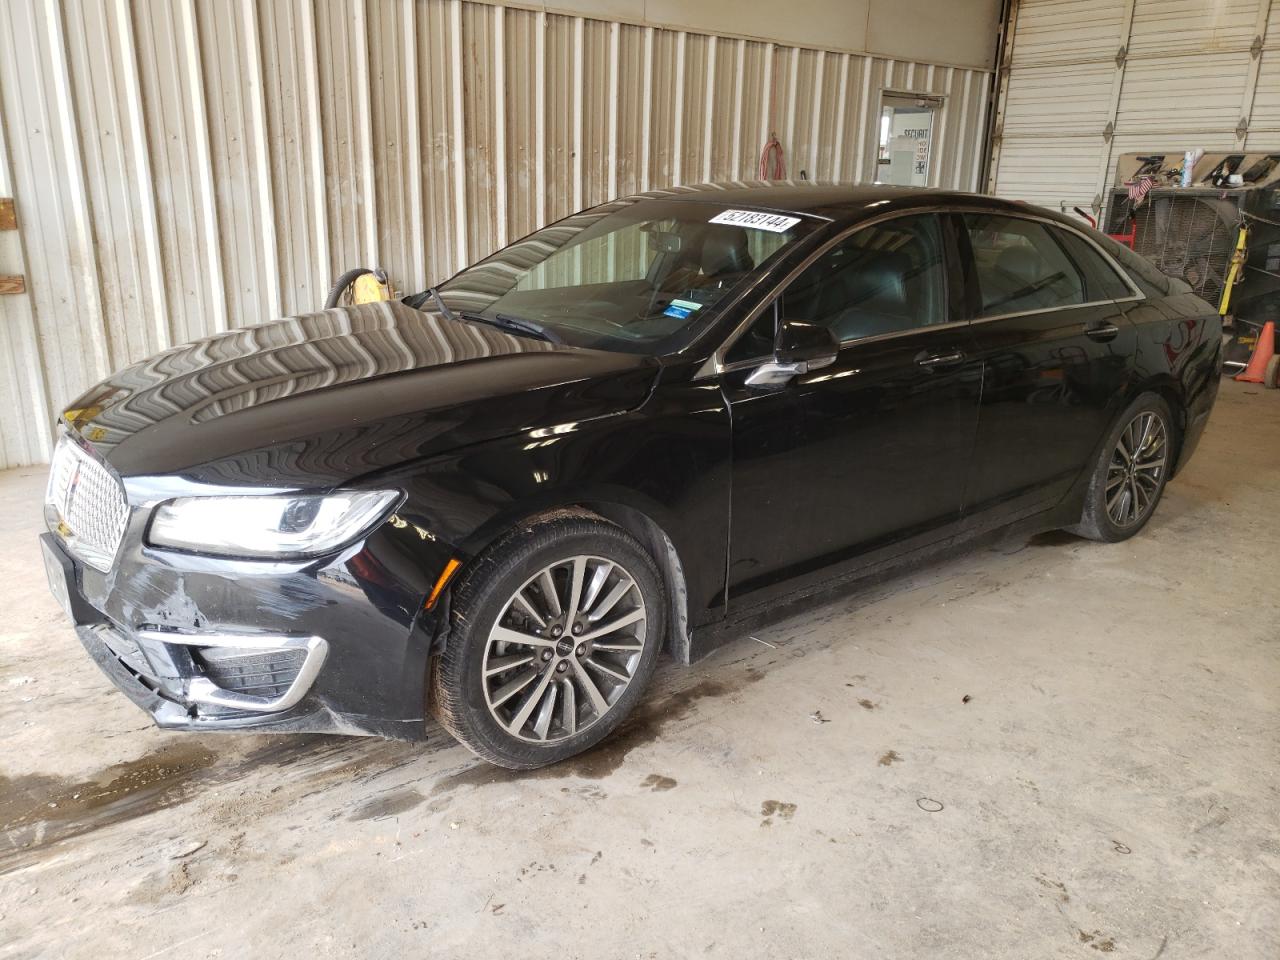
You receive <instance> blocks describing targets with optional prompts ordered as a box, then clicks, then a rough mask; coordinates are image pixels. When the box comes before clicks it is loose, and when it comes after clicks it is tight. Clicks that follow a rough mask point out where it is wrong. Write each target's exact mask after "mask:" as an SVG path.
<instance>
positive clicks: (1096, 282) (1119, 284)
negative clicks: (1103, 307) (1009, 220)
mask: <svg viewBox="0 0 1280 960" xmlns="http://www.w3.org/2000/svg"><path fill="white" fill-rule="evenodd" d="M1049 229H1050V230H1052V231H1053V235H1054V236H1055V237H1057V238H1058V241H1059V242H1060V243H1061V244H1062V245H1063V246H1064V247H1066V249H1067V253H1069V254H1070V255H1071V259H1072V260H1074V261H1075V262H1076V264H1077V265H1078V266H1079V267H1080V269H1081V270H1083V271H1084V276H1085V284H1086V290H1085V293H1086V295H1087V296H1088V298H1089V299H1090V300H1124V299H1126V298H1128V297H1132V296H1133V291H1132V290H1131V289H1130V288H1129V285H1128V284H1127V283H1125V282H1124V280H1123V279H1121V277H1120V274H1119V273H1117V272H1116V268H1115V267H1114V266H1112V265H1111V263H1110V261H1109V260H1108V259H1107V258H1106V257H1104V256H1103V255H1102V254H1100V253H1099V252H1098V251H1097V249H1095V248H1094V246H1093V244H1091V243H1090V242H1089V241H1088V240H1086V239H1085V238H1084V237H1082V236H1080V234H1078V233H1073V232H1072V231H1070V230H1060V229H1058V228H1057V227H1050V228H1049Z"/></svg>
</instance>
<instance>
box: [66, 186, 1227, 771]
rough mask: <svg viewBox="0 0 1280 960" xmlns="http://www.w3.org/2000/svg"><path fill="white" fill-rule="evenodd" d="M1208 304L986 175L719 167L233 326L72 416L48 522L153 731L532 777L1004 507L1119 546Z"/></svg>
mask: <svg viewBox="0 0 1280 960" xmlns="http://www.w3.org/2000/svg"><path fill="white" fill-rule="evenodd" d="M1220 365H1221V330H1220V323H1219V319H1218V316H1217V314H1216V312H1215V311H1214V310H1213V309H1212V308H1211V307H1209V306H1208V305H1207V304H1206V303H1204V302H1203V301H1201V300H1199V299H1197V298H1196V297H1195V296H1193V295H1192V294H1191V293H1190V292H1189V288H1188V287H1187V286H1186V285H1185V284H1183V283H1182V282H1180V281H1178V280H1171V279H1169V278H1168V277H1165V276H1164V275H1162V274H1160V273H1159V272H1157V271H1156V270H1154V269H1153V268H1152V267H1151V266H1150V265H1149V264H1147V263H1146V262H1145V261H1143V260H1141V259H1140V258H1138V257H1136V256H1135V255H1133V254H1132V253H1131V252H1129V251H1128V250H1126V249H1124V248H1122V247H1119V246H1117V245H1115V244H1114V243H1112V242H1110V241H1109V240H1107V239H1106V238H1105V237H1102V236H1100V235H1099V234H1097V233H1094V232H1092V231H1090V230H1088V229H1085V228H1084V227H1082V226H1081V225H1080V224H1079V223H1077V222H1075V221H1072V220H1069V219H1066V218H1064V217H1061V216H1058V215H1056V214H1053V213H1050V212H1048V211H1044V210H1039V209H1036V208H1033V207H1028V206H1024V205H1021V204H1015V203H1006V202H1002V201H998V200H993V199H989V198H986V197H977V196H969V195H962V194H952V193H940V192H934V191H923V190H909V189H906V190H904V189H894V188H885V187H854V186H828V185H815V184H757V185H745V184H730V185H713V186H700V187H692V188H684V189H677V190H671V191H663V192H656V193H649V194H644V195H642V196H636V197H630V198H627V199H624V200H618V201H615V202H612V203H608V204H605V205H603V206H599V207H594V208H592V209H590V210H586V211H584V212H582V213H579V214H576V215H574V216H571V217H569V218H568V219H565V220H562V221H560V222H559V223H556V224H554V225H552V226H550V227H547V228H545V229H543V230H540V231H538V232H537V233H534V234H532V235H531V236H529V237H526V238H525V239H523V240H520V241H518V242H516V243H514V244H512V245H511V246H509V247H507V248H505V249H503V250H501V251H499V252H498V253H496V254H494V255H493V256H491V257H490V258H488V259H487V260H484V261H483V262H481V263H479V264H477V265H475V266H473V267H471V268H469V269H467V270H464V271H463V272H462V273H460V274H458V275H457V276H455V277H453V278H452V279H451V280H449V281H448V282H446V283H444V284H442V285H441V286H440V287H439V288H437V289H433V290H430V291H427V292H425V293H422V294H418V295H415V296H411V297H408V298H406V299H404V300H403V301H398V302H383V303H375V304H367V305H363V306H358V307H352V308H345V309H333V310H326V311H324V312H321V313H315V314H311V315H309V316H301V317H293V318H290V319H285V320H280V321H278V322H274V323H267V324H263V325H261V326H257V327H251V328H246V329H240V330H236V331H233V332H230V333H226V334H222V335H219V336H215V337H212V338H210V339H207V340H202V341H200V342H198V343H194V344H191V345H189V346H186V347H181V348H178V349H175V350H170V351H168V352H166V353H163V354H160V355H158V356H156V357H153V358H151V359H149V360H146V361H144V362H142V363H139V364H137V365H135V366H133V367H130V368H128V369H126V370H123V371H121V372H120V373H119V374H117V375H116V376H114V377H112V378H111V379H110V380H108V381H106V382H104V383H103V384H101V385H99V386H97V387H95V388H94V389H92V390H90V391H89V392H88V393H87V394H86V395H85V396H84V397H82V398H80V399H79V400H78V401H76V402H75V404H74V406H73V408H72V409H68V410H66V411H65V412H64V413H63V416H62V420H61V436H60V440H59V443H58V447H57V451H56V455H55V457H54V461H53V465H52V470H51V476H50V481H49V488H48V496H47V503H46V507H45V509H46V515H47V521H48V527H49V533H48V534H46V535H44V537H43V547H44V555H45V559H46V564H47V567H48V570H49V576H50V583H51V585H52V587H53V590H54V592H55V594H57V595H58V597H59V598H60V599H61V600H62V602H63V605H64V607H65V609H66V610H67V612H68V614H69V616H70V617H71V618H72V619H73V621H74V622H75V624H76V627H77V631H78V634H79V636H80V638H81V640H82V641H83V643H84V645H85V647H86V648H87V649H88V651H89V652H90V654H91V655H92V656H93V657H94V659H95V660H96V661H97V662H98V663H99V664H100V666H101V667H102V668H103V669H104V670H105V671H106V672H107V673H108V674H109V675H110V677H111V678H112V679H113V680H114V681H115V683H116V684H117V685H119V687H120V688H121V689H122V690H123V691H124V692H125V693H126V694H127V695H128V696H130V697H131V698H132V699H133V700H134V701H135V702H136V703H138V704H139V705H140V706H141V707H142V708H143V709H145V710H147V711H148V712H149V713H150V714H151V715H152V717H154V718H155V721H156V722H157V723H158V724H160V725H161V726H163V727H167V728H174V729H185V730H245V729H264V730H272V731H281V730H292V731H321V732H330V733H353V734H375V735H382V736H388V737H398V738H420V737H423V736H425V735H426V718H427V715H428V714H434V716H435V717H436V718H437V719H438V720H439V721H440V723H441V724H442V725H443V726H444V727H445V729H447V730H448V731H449V732H450V733H452V734H453V735H454V736H455V737H457V738H458V739H459V740H460V741H462V742H463V743H464V744H466V746H468V747H469V748H471V749H472V750H473V751H475V752H476V753H477V754H479V755H480V756H482V757H484V758H486V759H488V760H491V761H493V762H494V763H498V764H502V765H505V766H509V767H515V768H528V767H537V766H540V765H543V764H547V763H552V762H554V761H556V760H559V759H562V758H564V757H568V756H570V755H572V754H574V753H577V752H579V751H581V750H584V749H586V748H588V747H590V746H592V745H593V744H595V743H597V742H598V741H600V740H601V739H602V738H603V737H605V736H607V735H608V734H609V732H610V731H611V730H613V729H614V728H615V727H617V726H618V724H619V723H620V722H622V720H623V719H624V718H625V717H626V715H627V713H628V711H630V710H631V709H632V708H633V707H634V706H635V704H636V701H637V700H638V699H639V698H640V697H641V696H642V695H643V692H644V688H645V685H646V683H647V682H648V680H649V678H650V676H651V675H652V673H653V670H654V665H655V663H656V661H657V659H658V656H659V655H660V653H662V652H663V651H666V652H668V653H669V654H670V655H672V656H673V657H674V658H675V659H676V660H677V661H680V662H684V663H688V662H690V661H692V660H694V659H696V658H698V657H700V656H702V655H703V654H705V653H706V652H707V651H708V650H709V649H711V648H712V647H714V646H715V645H716V644H718V643H720V642H722V641H723V640H724V639H725V638H729V637H732V636H733V635H734V634H735V632H740V630H741V626H740V625H741V624H742V623H744V622H745V621H747V620H748V619H750V618H751V617H753V616H756V615H757V614H758V613H760V612H761V611H763V610H766V609H768V608H770V607H771V606H774V605H776V604H778V602H779V601H780V600H781V599H783V598H785V597H791V598H794V597H796V596H797V595H801V596H803V595H807V594H809V593H812V592H814V591H815V590H817V589H819V588H821V589H824V590H829V589H830V588H831V586H832V585H833V584H836V585H838V584H840V583H841V582H845V581H850V580H854V579H857V578H860V577H866V576H868V575H871V574H875V575H879V574H880V573H881V572H882V571H884V570H885V569H887V568H888V567H891V566H896V565H899V564H903V563H906V562H910V561H914V560H918V559H919V558H921V557H923V556H926V555H928V554H929V553H931V552H933V551H937V550H941V549H944V548H950V547H953V546H954V545H956V544H960V543H963V542H965V541H969V540H974V539H976V538H979V537H982V536H984V535H986V534H988V533H990V532H991V531H994V530H997V529H1003V528H1007V527H1009V526H1010V525H1018V526H1019V527H1020V528H1022V529H1025V530H1027V531H1029V532H1030V531H1035V530H1044V529H1052V528H1066V529H1068V530H1071V531H1073V532H1075V533H1077V534H1079V535H1081V536H1084V537H1089V538H1092V539H1095V540H1103V541H1117V540H1122V539H1124V538H1126V537H1129V536H1132V535H1133V534H1134V533H1136V532H1137V531H1138V530H1140V529H1141V528H1142V527H1143V525H1144V524H1146V522H1147V521H1148V520H1149V519H1150V517H1151V514H1152V511H1154V510H1155V508H1156V505H1157V504H1158V503H1159V500H1160V495H1161V492H1162V491H1163V489H1164V486H1165V483H1166V482H1167V481H1168V480H1169V478H1170V477H1172V476H1174V475H1175V474H1176V472H1177V470H1178V468H1179V467H1180V466H1181V465H1182V464H1184V463H1185V462H1186V461H1187V458H1188V457H1189V456H1190V455H1191V453H1192V451H1193V450H1194V449H1195V447H1196V444H1197V442H1198V441H1199V439H1200V435H1201V433H1202V431H1203V429H1204V425H1205V421H1206V418H1207V417H1208V415H1209V411H1210V408H1211V406H1212V405H1213V401H1214V397H1215V395H1216V392H1217V388H1218V376H1219V370H1220Z"/></svg>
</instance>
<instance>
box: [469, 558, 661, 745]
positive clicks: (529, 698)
mask: <svg viewBox="0 0 1280 960" xmlns="http://www.w3.org/2000/svg"><path fill="white" fill-rule="evenodd" d="M647 622H648V619H647V617H646V616H645V605H644V598H643V597H642V596H641V594H640V589H639V588H638V587H637V586H636V581H635V577H633V576H632V575H631V574H630V573H629V572H628V571H627V569H626V567H625V566H623V565H622V564H621V563H618V562H616V561H613V560H606V559H605V558H604V557H591V556H576V557H571V558H568V559H565V560H558V561H556V562H554V563H551V564H548V565H547V566H546V567H543V568H542V569H541V570H539V571H538V572H537V573H536V574H534V575H533V576H532V577H530V578H529V579H528V580H526V581H525V582H524V583H523V584H522V585H521V586H520V588H519V589H518V590H516V592H515V593H514V594H513V595H512V596H511V598H510V599H509V600H508V601H507V603H506V606H505V607H504V609H503V611H502V615H501V616H499V617H498V622H497V623H496V624H494V627H493V629H492V630H490V631H489V641H488V643H487V644H486V646H485V653H484V686H485V704H486V705H487V706H488V708H489V713H490V715H491V716H492V717H493V718H494V720H496V721H497V722H498V724H499V725H500V726H501V727H502V728H503V729H505V730H506V731H507V732H508V733H509V734H511V735H512V736H515V737H519V738H520V739H522V740H530V741H533V742H535V743H553V742H555V741H558V740H564V739H567V738H569V737H572V736H574V735H576V734H578V733H580V732H582V731H585V730H588V729H589V728H590V727H591V726H592V724H595V723H597V722H599V721H600V719H601V718H602V717H604V716H605V715H606V714H607V713H608V712H609V711H610V710H611V709H612V708H613V705H614V704H615V703H617V702H618V700H619V699H620V698H621V697H622V694H623V693H624V692H625V691H626V689H627V686H628V685H629V684H630V683H631V681H632V679H633V678H634V677H635V674H636V670H637V668H638V667H639V665H640V655H641V653H643V652H644V643H645V627H646V624H647Z"/></svg>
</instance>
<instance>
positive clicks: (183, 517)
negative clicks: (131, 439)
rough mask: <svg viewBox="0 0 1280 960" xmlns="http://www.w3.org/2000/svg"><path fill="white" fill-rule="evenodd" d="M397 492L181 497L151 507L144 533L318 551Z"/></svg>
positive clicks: (210, 548)
mask: <svg viewBox="0 0 1280 960" xmlns="http://www.w3.org/2000/svg"><path fill="white" fill-rule="evenodd" d="M399 497H400V493H399V491H396V490H369V491H342V492H339V493H332V494H329V495H327V496H314V495H299V496H282V497H281V496H270V497H183V498H180V499H178V500H170V501H169V502H168V503H164V504H161V505H160V506H159V507H158V508H157V509H156V513H155V517H154V518H153V519H152V521H151V532H150V533H149V534H148V537H147V539H148V540H149V541H150V542H151V543H152V544H153V545H154V546H157V547H173V548H176V549H178V550H192V551H195V552H197V553H209V554H214V555H216V556H220V557H255V558H267V557H270V558H284V557H291V558H292V557H312V556H319V555H320V554H324V553H330V552H331V551H333V550H336V549H337V548H339V547H341V546H344V545H345V544H348V543H350V542H351V541H353V540H355V539H357V538H358V537H360V536H361V535H363V534H365V533H368V532H369V530H370V529H372V527H373V526H374V524H376V523H377V522H378V521H379V520H381V519H382V517H383V515H384V514H385V513H386V512H387V510H388V509H390V507H391V505H392V504H393V503H394V502H395V501H396V500H397V499H398V498H399Z"/></svg>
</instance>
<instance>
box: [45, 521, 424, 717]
mask: <svg viewBox="0 0 1280 960" xmlns="http://www.w3.org/2000/svg"><path fill="white" fill-rule="evenodd" d="M40 539H41V547H42V551H43V553H44V560H45V566H46V570H47V572H48V575H49V585H50V589H51V590H52V592H53V593H54V595H55V597H56V598H57V599H58V600H59V601H60V602H61V604H62V606H63V608H64V610H65V612H66V613H67V615H68V617H69V618H70V619H71V620H72V622H73V623H74V624H75V627H76V633H77V635H78V636H79V638H80V641H81V643H82V644H83V645H84V647H85V649H86V651H88V653H89V655H90V656H91V657H92V658H93V660H94V662H96V663H97V664H98V666H99V667H100V668H101V669H102V670H103V672H104V673H106V674H107V676H108V677H109V678H110V679H111V680H112V681H113V682H114V683H115V685H116V686H117V687H118V688H120V690H121V691H122V692H124V693H125V695H126V696H128V697H129V699H131V700H132V701H133V702H134V703H136V704H137V705H138V706H139V707H141V708H142V709H143V710H145V711H147V713H149V714H150V715H151V717H152V718H153V719H154V720H155V722H156V724H157V725H158V726H161V727H164V728H169V729H185V730H200V731H218V730H270V731H273V732H286V731H287V732H314V733H340V734H357V735H373V736H384V737H392V738H395V739H410V740H412V739H420V738H422V737H423V736H424V712H425V709H424V708H425V676H426V668H427V662H428V657H429V650H430V645H431V635H430V634H431V630H430V625H428V624H423V623H421V622H420V620H421V618H420V617H418V616H417V612H418V610H419V609H420V594H419V593H418V592H417V591H418V589H419V585H418V584H415V583H404V582H401V581H399V580H398V578H396V577H394V576H392V575H391V574H390V570H389V569H388V565H387V564H386V563H383V562H380V561H378V560H376V559H375V554H371V553H370V546H369V545H368V544H366V545H363V546H362V547H361V548H360V549H359V550H358V551H357V552H355V553H354V554H352V555H351V556H349V557H346V558H341V559H335V560H333V561H331V562H329V563H326V564H317V565H313V566H312V567H308V568H304V569H298V568H290V567H288V566H287V565H277V566H273V567H268V568H265V569H264V568H263V567H262V565H257V566H252V565H250V566H248V567H247V568H246V569H244V570H241V569H239V568H238V565H237V564H234V563H214V562H211V561H210V560H208V559H207V558H186V557H177V558H172V557H170V558H165V557H153V556H148V553H149V551H147V552H144V550H143V548H138V547H135V548H134V549H133V550H129V549H126V550H125V551H122V555H121V557H120V558H119V560H118V563H117V565H116V567H115V568H114V569H113V570H112V571H110V573H108V574H102V573H99V572H98V571H96V570H93V569H92V568H90V567H87V566H85V565H83V564H81V563H79V562H78V561H77V560H76V559H75V558H73V557H71V556H70V555H69V554H68V553H67V552H66V551H65V550H64V548H63V546H62V544H61V543H60V542H59V540H58V539H57V538H56V537H55V536H53V535H52V534H47V533H46V534H44V535H42V536H41V538H40ZM392 545H393V544H389V543H385V542H384V543H382V544H381V546H382V548H383V551H384V553H385V552H386V550H387V548H388V547H389V546H392ZM166 560H167V561H168V562H167V563H166ZM174 564H176V566H175V565H174ZM184 565H185V566H184Z"/></svg>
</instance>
